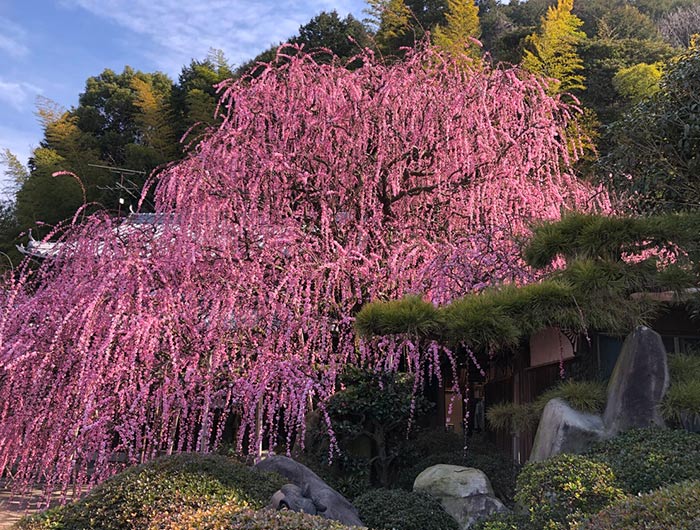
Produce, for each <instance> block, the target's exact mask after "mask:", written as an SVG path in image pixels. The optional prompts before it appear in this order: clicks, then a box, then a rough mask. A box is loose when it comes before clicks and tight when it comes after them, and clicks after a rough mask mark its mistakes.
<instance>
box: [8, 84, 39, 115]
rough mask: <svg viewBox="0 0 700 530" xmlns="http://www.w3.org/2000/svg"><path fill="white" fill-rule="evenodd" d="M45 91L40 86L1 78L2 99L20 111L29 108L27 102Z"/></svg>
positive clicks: (32, 100)
mask: <svg viewBox="0 0 700 530" xmlns="http://www.w3.org/2000/svg"><path fill="white" fill-rule="evenodd" d="M42 92H43V91H42V90H41V88H39V87H38V86H35V85H32V84H31V83H25V82H22V81H20V82H14V81H3V80H2V79H0V101H4V102H5V103H8V104H9V105H11V106H12V107H14V108H15V109H16V110H18V111H23V110H25V109H26V108H27V103H29V102H32V103H33V102H34V98H35V97H36V96H37V95H38V94H41V93H42Z"/></svg>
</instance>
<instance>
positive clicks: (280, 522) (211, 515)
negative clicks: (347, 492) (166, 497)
mask: <svg viewBox="0 0 700 530" xmlns="http://www.w3.org/2000/svg"><path fill="white" fill-rule="evenodd" d="M348 528H349V527H347V526H345V525H343V524H341V523H339V522H338V521H332V520H330V519H325V518H323V517H319V516H314V515H307V514H304V513H297V512H292V511H287V510H284V511H274V510H260V511H255V510H250V509H247V508H240V506H237V505H235V504H233V505H232V504H230V503H227V504H223V505H221V504H220V505H216V506H214V507H211V508H200V509H198V510H189V511H186V512H181V513H178V514H176V515H175V516H174V517H163V518H159V519H157V520H156V522H155V524H153V525H152V526H151V528H149V530H192V529H196V530H223V529H236V530H348Z"/></svg>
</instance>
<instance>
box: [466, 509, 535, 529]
mask: <svg viewBox="0 0 700 530" xmlns="http://www.w3.org/2000/svg"><path fill="white" fill-rule="evenodd" d="M529 528H531V527H530V521H529V519H528V518H527V516H525V515H521V514H517V513H498V514H496V515H494V516H493V517H490V518H488V519H482V520H481V521H478V522H477V523H476V524H475V525H474V526H472V527H471V529H470V530H527V529H529Z"/></svg>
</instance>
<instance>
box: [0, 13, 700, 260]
mask: <svg viewBox="0 0 700 530" xmlns="http://www.w3.org/2000/svg"><path fill="white" fill-rule="evenodd" d="M365 15H366V18H365V19H364V20H360V19H358V18H357V17H354V16H352V15H348V16H347V17H345V18H342V17H340V16H339V15H338V14H337V13H336V12H322V13H320V14H318V15H317V16H316V17H314V18H313V19H312V20H310V21H309V22H308V23H307V24H305V25H302V26H301V27H300V28H299V30H298V32H297V34H295V35H290V36H289V39H288V42H289V43H290V44H291V45H293V46H294V47H293V48H292V47H288V48H284V49H283V50H281V52H280V53H282V55H280V54H279V53H278V48H279V44H282V43H275V44H274V45H272V46H271V47H270V48H269V49H267V50H264V51H262V52H261V53H260V54H259V55H258V56H257V57H255V58H251V60H250V61H248V62H247V63H245V64H243V65H238V66H237V67H236V66H235V65H231V64H230V63H229V61H228V60H227V59H226V57H225V56H224V54H223V53H222V52H221V51H216V50H213V51H212V52H211V53H210V55H209V56H208V57H205V58H203V59H193V60H192V61H191V63H190V64H188V65H185V66H183V68H182V71H181V73H180V75H179V78H178V79H177V80H173V79H170V78H169V77H168V76H167V75H165V74H163V73H160V72H140V71H136V70H134V69H132V68H131V67H129V66H125V67H124V69H123V71H122V72H114V71H112V70H109V69H105V70H104V71H103V72H101V73H97V74H96V75H95V76H94V77H90V78H89V79H87V80H86V82H85V89H84V91H83V93H82V94H80V97H79V101H78V105H77V106H75V107H73V108H70V109H64V108H61V107H60V106H58V105H57V104H55V103H54V102H53V101H52V100H51V99H49V98H50V97H51V94H47V97H46V98H42V99H40V100H38V102H37V115H38V116H39V119H40V121H41V124H42V126H43V129H44V138H43V140H42V141H41V143H40V145H39V147H38V148H37V149H35V151H34V152H33V156H32V158H31V159H30V160H29V164H28V167H26V168H25V167H24V166H23V165H22V164H21V163H20V161H18V160H17V159H16V157H14V155H13V154H12V153H10V152H9V151H5V152H3V153H2V160H1V161H2V162H4V168H5V169H4V170H5V172H6V174H7V176H8V177H9V178H10V179H11V180H12V181H13V182H14V183H15V192H14V197H13V200H11V201H8V202H5V203H3V204H2V205H0V252H4V253H6V254H7V256H8V257H9V258H10V260H5V261H3V265H2V267H3V268H4V267H9V266H10V262H12V263H14V264H16V263H17V261H18V260H19V258H20V256H19V255H18V254H17V251H16V249H15V245H16V244H17V243H19V242H22V241H26V232H27V230H29V229H32V230H33V233H34V235H35V236H43V235H44V234H47V233H49V231H50V229H51V228H52V227H54V226H56V225H57V224H59V223H61V222H63V221H66V220H68V219H71V218H73V216H74V214H75V213H76V212H77V211H78V210H79V209H80V208H81V207H82V206H83V205H87V207H86V208H85V210H83V211H86V212H89V211H94V210H95V209H99V208H105V209H107V210H110V211H114V212H115V214H122V215H123V214H124V213H125V212H126V211H128V206H129V205H134V204H136V202H137V200H138V197H139V196H140V194H141V188H142V186H143V185H144V182H145V181H146V179H147V177H148V175H150V174H151V173H152V172H153V171H156V172H158V171H160V169H161V168H163V167H165V165H166V164H167V163H168V162H170V161H173V160H178V159H180V158H182V157H183V156H184V155H185V154H186V153H187V152H188V151H190V150H191V149H193V148H194V146H196V145H197V143H198V142H199V141H200V140H201V138H202V136H203V135H204V134H206V130H207V127H208V126H211V125H214V124H216V123H217V122H218V120H219V118H217V117H216V116H215V110H216V104H217V99H218V97H217V93H216V88H215V86H216V85H217V84H218V83H219V82H221V81H223V80H225V79H229V78H232V77H234V78H241V77H244V76H246V75H249V74H250V75H253V76H255V75H258V74H259V73H260V72H261V71H262V67H263V64H264V63H266V62H271V61H284V60H285V57H284V55H289V54H293V53H296V52H295V50H296V49H298V48H299V47H301V48H303V49H304V50H322V51H319V52H318V53H317V55H316V60H317V61H318V62H329V61H331V60H334V61H341V62H343V64H345V65H346V66H347V67H348V68H351V69H352V68H357V67H358V66H359V62H358V60H353V58H354V57H356V56H357V54H358V53H359V52H360V51H361V50H362V49H364V48H370V49H372V50H373V51H374V53H375V54H377V55H379V56H380V57H381V58H382V60H383V61H386V62H389V63H390V62H394V61H401V60H403V57H404V56H405V53H406V49H407V48H410V47H413V46H415V45H417V43H418V45H420V43H421V42H425V40H426V39H430V40H432V41H433V43H434V44H436V45H437V46H439V47H440V48H442V49H443V50H444V52H445V53H448V54H457V55H459V56H463V57H464V60H466V61H469V60H478V59H479V58H480V57H481V56H483V57H484V58H485V60H486V61H488V62H491V63H493V64H498V63H501V62H502V63H511V64H518V65H521V66H522V68H524V69H526V70H529V71H530V72H533V73H535V74H537V75H539V76H542V77H543V78H546V79H548V85H547V87H548V88H547V90H548V91H549V92H550V94H552V95H556V96H559V97H561V98H564V100H565V101H568V102H576V104H578V105H579V106H580V109H581V112H580V113H579V114H577V115H576V117H575V119H574V120H573V121H572V123H571V124H570V127H571V128H572V129H574V130H576V131H577V132H578V133H581V134H582V135H583V138H584V141H583V153H582V156H580V157H579V159H578V161H577V162H576V170H577V172H578V173H579V176H581V177H582V178H584V179H586V180H588V181H589V182H591V183H594V184H598V183H603V184H604V185H605V186H607V187H608V189H609V191H611V192H612V194H613V195H614V196H615V197H618V198H620V199H623V200H624V201H625V202H624V203H621V204H625V205H626V207H629V208H630V209H631V210H632V211H634V210H640V211H674V210H684V209H690V208H694V207H695V206H696V205H697V204H698V203H699V202H700V184H698V182H697V181H698V160H697V152H698V150H699V149H698V148H699V147H700V146H699V145H698V142H700V117H699V114H700V111H699V110H698V109H699V108H700V107H699V106H698V104H699V101H698V99H699V98H700V96H698V94H700V50H699V49H698V47H697V46H696V45H695V44H694V42H693V35H694V34H696V33H700V2H699V1H698V0H527V1H524V2H519V1H516V0H512V1H510V2H509V3H499V2H497V1H496V0H477V1H476V2H471V1H470V0H368V3H367V8H366V10H365ZM231 38H235V37H234V36H232V37H231ZM183 137H184V138H185V139H184V141H183ZM97 166H110V167H118V168H124V169H125V170H126V171H110V170H109V169H106V168H104V167H97ZM59 170H65V171H70V172H73V173H75V174H76V175H78V176H79V179H80V180H79V181H78V180H76V179H74V178H72V177H70V176H60V177H53V176H52V175H53V173H55V172H56V171H59ZM78 221H79V219H78Z"/></svg>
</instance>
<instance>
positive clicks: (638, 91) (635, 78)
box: [612, 63, 662, 103]
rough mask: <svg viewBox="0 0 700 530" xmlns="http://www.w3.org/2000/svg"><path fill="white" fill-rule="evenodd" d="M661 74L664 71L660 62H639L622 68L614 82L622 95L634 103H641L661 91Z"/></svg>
mask: <svg viewBox="0 0 700 530" xmlns="http://www.w3.org/2000/svg"><path fill="white" fill-rule="evenodd" d="M661 76H662V71H661V68H660V67H659V65H658V64H647V63H639V64H635V65H634V66H630V67H629V68H622V69H620V70H619V71H618V72H617V74H615V77H613V80H612V82H613V86H614V87H615V90H617V92H618V93H619V94H620V95H621V96H623V97H626V98H627V99H629V100H630V101H631V102H632V103H639V102H640V101H642V100H643V99H646V98H648V97H649V96H653V95H654V94H656V93H657V92H658V91H659V88H660V86H659V82H660V81H661Z"/></svg>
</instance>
